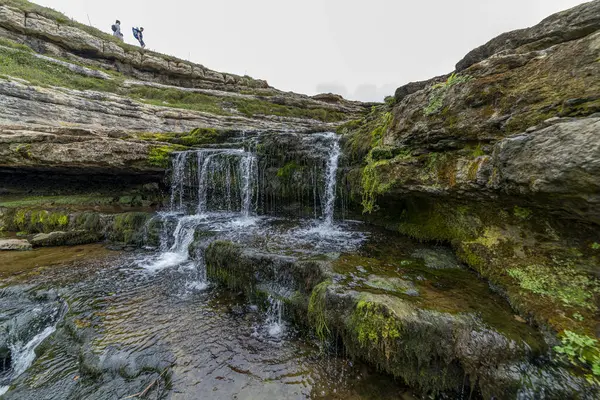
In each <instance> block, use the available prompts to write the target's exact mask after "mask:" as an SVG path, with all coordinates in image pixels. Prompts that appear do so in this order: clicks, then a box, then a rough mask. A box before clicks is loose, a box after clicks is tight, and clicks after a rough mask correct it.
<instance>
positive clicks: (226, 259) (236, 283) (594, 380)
mask: <svg viewBox="0 0 600 400" xmlns="http://www.w3.org/2000/svg"><path fill="white" fill-rule="evenodd" d="M599 16H600V0H596V1H593V2H590V3H586V4H582V5H580V6H578V7H575V8H573V9H571V10H567V11H565V12H562V13H559V14H556V15H554V16H551V17H549V18H547V19H546V20H544V21H542V22H541V23H540V24H539V25H537V26H535V27H532V28H528V29H524V30H519V31H515V32H510V33H507V34H504V35H501V36H499V37H498V38H496V39H493V40H492V41H490V42H489V43H487V44H485V45H483V46H482V47H480V48H478V49H476V50H474V51H473V52H471V53H469V54H468V55H467V56H466V57H465V58H464V59H463V60H461V61H460V62H459V63H458V64H457V66H456V71H455V72H454V73H452V74H448V75H445V76H442V77H437V78H433V79H431V80H429V81H424V82H415V83H410V84H408V85H405V86H403V87H401V88H399V89H398V90H397V91H396V94H395V97H394V99H393V100H391V101H390V102H389V103H388V104H385V105H376V106H375V107H373V108H371V106H372V105H365V104H360V103H357V102H349V101H346V100H344V99H342V98H340V97H339V96H335V95H319V96H314V97H308V96H303V95H297V94H293V93H283V92H281V91H278V90H276V89H274V88H271V87H270V86H268V84H267V83H266V82H264V81H260V80H255V79H252V78H249V77H239V76H234V75H230V74H223V73H218V72H215V71H211V70H208V69H207V68H205V67H203V66H201V65H196V64H192V63H189V62H186V61H183V60H177V59H174V58H172V57H168V56H164V55H161V54H157V53H153V52H148V51H143V50H140V49H137V48H134V47H131V46H127V45H124V44H122V43H120V42H118V41H115V40H114V39H113V38H112V37H111V36H108V35H106V34H102V33H101V32H99V31H97V30H94V29H92V28H89V27H86V26H83V25H80V24H77V23H75V22H73V21H70V20H68V19H67V18H65V17H64V16H62V15H60V14H58V13H56V12H53V11H52V10H49V9H45V8H41V7H38V6H35V5H33V4H31V3H28V2H26V1H22V0H0V67H1V69H0V144H1V146H0V178H1V179H2V182H3V186H2V188H0V189H1V190H2V192H1V193H0V194H2V196H3V198H2V199H1V200H0V230H8V231H14V232H20V233H21V235H20V236H26V235H29V236H28V237H29V239H30V241H31V242H32V243H34V245H36V246H42V245H64V244H73V243H83V242H89V241H96V240H103V239H108V240H110V241H113V242H119V243H122V244H123V245H124V246H135V245H141V244H142V243H148V242H153V241H155V240H156V235H157V227H156V226H155V224H153V220H152V219H151V213H152V212H153V211H155V210H156V208H157V207H158V206H159V205H160V204H161V202H163V200H164V199H163V197H162V196H163V194H164V187H163V186H164V185H163V177H164V172H165V170H166V169H167V168H168V165H169V157H170V155H171V153H172V152H173V151H175V150H182V149H189V148H193V147H196V146H219V145H221V144H222V143H224V142H227V141H230V140H231V139H232V137H234V136H240V135H238V134H239V133H242V132H243V133H244V135H242V136H243V137H244V138H245V137H246V134H247V135H249V136H253V135H254V136H256V135H258V134H261V138H262V139H261V142H260V143H259V144H258V145H257V146H256V149H255V154H256V155H257V157H258V158H259V159H260V160H259V161H258V165H259V167H260V171H261V172H260V173H261V177H260V178H259V182H260V185H261V189H262V192H263V193H266V195H265V196H266V198H265V199H260V201H259V202H258V203H259V206H260V207H261V211H263V212H266V213H267V212H289V209H291V208H294V212H297V210H302V209H303V208H310V211H311V212H312V211H314V210H316V209H317V207H318V205H317V203H318V201H317V197H318V196H317V194H316V189H315V186H316V182H317V180H318V179H319V178H317V177H316V176H317V175H316V174H313V175H311V171H314V170H315V169H317V168H323V166H322V165H321V164H322V159H321V158H319V160H315V159H314V157H313V158H311V153H314V150H315V148H314V147H311V146H313V145H314V143H313V142H310V143H309V146H308V148H307V146H306V143H304V144H302V143H301V142H302V140H301V138H300V137H299V136H298V135H297V134H298V133H310V132H315V131H325V130H333V129H337V131H338V132H339V133H341V134H342V135H343V141H344V155H343V163H344V167H345V170H344V171H343V173H341V174H340V176H339V177H338V178H339V179H338V182H339V183H340V184H339V185H338V187H340V190H339V192H340V193H339V194H341V195H343V196H338V199H343V200H342V201H343V203H344V205H346V203H348V204H350V206H351V209H352V207H353V211H354V212H355V213H356V215H357V216H359V218H362V219H365V220H367V221H370V222H373V223H375V224H379V225H382V226H384V227H386V228H388V229H390V230H394V231H397V232H399V233H402V234H405V235H409V236H411V237H413V238H416V239H419V240H422V241H428V242H435V243H440V242H442V243H445V244H449V245H451V246H452V248H453V250H454V253H455V255H456V256H457V257H458V259H459V260H460V261H462V262H464V263H465V264H466V265H468V266H469V267H471V268H472V269H474V270H475V271H477V272H478V273H479V274H480V275H481V277H482V278H484V279H486V282H489V284H490V286H491V287H492V288H493V289H494V290H495V291H497V292H498V293H499V294H500V295H501V296H503V297H504V298H506V299H507V300H508V301H509V303H510V305H511V306H512V309H510V310H507V309H506V308H502V307H500V308H496V307H497V304H496V303H494V304H491V303H485V304H472V303H476V301H472V303H471V302H469V301H467V300H465V299H464V298H462V297H461V296H459V298H458V299H452V301H448V304H450V303H451V304H452V306H451V307H450V306H449V307H447V308H446V309H444V310H437V309H435V310H432V309H428V308H427V307H426V306H423V305H422V304H419V305H415V303H413V302H411V297H412V294H413V293H414V291H422V292H423V296H422V297H421V298H419V301H425V302H427V299H428V296H430V297H431V298H435V299H436V300H439V299H446V297H445V296H449V293H448V292H447V291H448V290H447V288H446V287H445V286H444V285H445V284H446V281H445V280H444V279H438V278H439V276H433V275H434V274H433V273H432V272H431V270H427V269H423V270H424V271H425V272H424V274H426V275H427V274H430V275H431V276H429V275H428V279H425V281H426V282H424V281H423V280H421V279H419V277H418V276H413V277H410V279H409V278H406V279H404V278H402V279H400V278H390V276H388V275H386V274H385V273H382V271H383V272H385V270H386V268H387V267H388V266H389V265H385V266H381V268H379V269H374V270H371V269H366V268H364V267H363V266H362V265H360V266H358V267H360V268H358V267H357V266H356V265H351V266H352V268H353V269H352V270H346V269H345V268H346V267H348V265H345V264H344V263H345V262H346V260H345V259H344V257H343V256H342V257H341V258H336V257H332V258H331V259H328V260H327V261H325V262H324V261H323V260H319V261H318V262H317V261H316V260H310V261H308V262H306V261H298V260H297V259H292V258H289V257H288V258H285V257H284V258H282V257H273V256H272V255H267V254H262V253H256V252H252V251H249V250H247V251H242V250H241V249H239V248H237V247H236V246H233V245H231V244H228V243H215V244H213V245H212V246H211V247H210V248H209V249H208V250H207V263H208V266H209V271H208V272H209V275H210V276H211V278H212V279H214V280H219V281H222V282H223V283H225V284H227V285H228V286H230V287H231V288H233V289H236V290H239V289H242V290H244V291H247V292H248V293H247V294H248V295H254V294H256V292H257V290H256V288H257V287H258V285H260V284H265V283H269V282H272V281H276V280H277V279H278V278H279V277H278V276H277V275H276V274H273V271H275V270H278V271H279V270H281V271H282V275H286V277H289V278H290V282H292V283H293V284H294V285H296V289H297V293H296V294H297V296H296V297H295V298H293V299H288V300H290V304H291V306H292V307H293V308H294V310H295V312H296V313H298V315H299V318H298V319H299V320H301V322H302V323H305V324H307V325H310V326H311V327H312V328H313V329H314V332H315V333H316V334H317V336H324V333H325V331H324V330H330V329H331V331H335V333H332V332H331V331H330V332H328V334H331V335H336V334H337V335H339V336H340V337H341V338H342V340H343V342H344V345H345V347H346V350H348V351H349V352H350V353H351V354H352V355H353V356H355V357H359V358H363V359H365V360H367V361H369V362H371V363H373V364H376V365H378V366H379V367H380V368H381V369H383V370H385V371H387V372H388V373H390V374H392V375H394V376H397V377H400V378H402V379H404V380H405V381H407V382H409V383H410V384H411V385H413V386H415V387H419V388H421V389H423V390H424V391H432V392H439V391H446V390H448V391H450V392H451V393H455V392H457V391H460V390H461V387H462V386H461V384H462V382H463V380H464V379H465V375H468V376H469V377H470V378H472V382H471V384H472V387H473V388H476V389H477V390H478V391H480V392H481V394H482V395H483V396H484V397H490V398H491V397H500V398H513V397H515V396H521V397H523V398H537V397H540V396H541V395H542V394H543V395H545V396H546V397H549V398H570V397H577V396H580V397H582V398H586V397H585V396H587V397H588V398H593V396H594V395H595V394H597V390H598V382H599V380H600V379H599V378H598V377H599V376H600V372H599V371H600V347H599V346H598V339H597V338H598V336H600V325H599V323H598V320H599V319H598V312H599V307H600V304H599V299H600V280H599V276H600V269H599V267H598V266H599V265H600V227H599V225H600V140H599V139H598V135H599V134H600V80H599V79H598V77H599V76H600V63H599V62H598V61H599V58H598V57H599V56H600V17H599ZM368 110H370V112H368V114H367V111H368ZM348 121H350V122H348ZM282 132H285V133H286V134H281V133H282ZM237 145H239V143H237ZM313 155H314V154H313ZM192 189H197V188H192ZM192 191H194V190H192ZM292 206H293V207H292ZM297 213H298V214H301V215H302V211H300V212H297ZM305 214H306V213H305ZM34 234H37V236H33V235H34ZM197 242H198V241H197ZM14 243H15V242H11V243H9V244H6V246H12V245H13V244H14ZM198 245H199V244H198V243H195V244H194V246H198ZM192 250H193V248H192ZM385 257H388V255H386V256H385ZM385 257H384V256H381V257H380V258H385ZM414 258H418V257H412V258H411V260H409V261H411V262H416V261H415V260H414ZM387 261H389V264H390V265H393V264H394V263H395V262H396V261H398V260H387ZM404 261H407V260H404ZM374 262H375V261H374ZM419 262H420V261H419ZM417 263H418V262H417ZM347 264H352V263H351V262H350V261H348V262H347ZM455 264H458V262H456V263H455ZM273 265H276V266H277V268H274V267H273ZM400 266H402V264H400ZM355 267H356V268H355ZM420 267H421V265H420V264H419V268H420ZM231 272H235V273H234V274H232V273H231ZM462 272H465V271H463V270H460V269H456V270H454V269H451V270H449V272H446V273H448V274H452V275H453V277H454V278H456V277H460V276H461V274H462ZM349 277H352V279H354V280H355V281H356V282H359V283H360V284H356V282H354V281H351V279H350V278H349ZM234 278H235V279H234ZM472 278H473V276H472V275H465V277H463V282H464V283H465V285H467V284H470V283H471V282H469V280H472ZM240 279H242V280H243V281H241V283H240ZM458 281H460V279H458ZM415 282H416V283H415ZM453 282H456V281H453ZM472 284H473V285H475V286H477V285H479V286H477V288H478V289H480V286H481V282H479V281H477V282H475V283H472ZM419 285H422V286H419ZM428 285H429V286H428ZM484 286H485V285H484ZM374 291H375V293H373V292H374ZM449 291H450V292H452V290H449ZM461 293H462V296H463V297H464V296H465V295H464V293H465V292H461ZM466 293H470V292H469V291H467V292H466ZM467 296H468V295H467ZM470 300H473V299H470ZM499 302H500V300H499ZM455 303H458V304H460V305H461V307H454V305H455ZM444 305H446V303H444ZM463 306H464V307H463ZM473 310H475V311H473ZM490 310H493V312H492V313H491V314H494V315H493V316H496V317H497V316H500V318H498V319H494V318H492V317H493V316H492V315H490V314H489V313H490ZM496 311H497V313H496ZM513 313H517V314H519V315H520V316H517V319H515V318H514V315H513ZM507 320H510V322H507ZM515 320H517V321H518V322H519V323H522V324H523V325H522V326H521V328H522V329H518V331H519V332H517V334H516V335H513V334H514V332H506V331H505V330H504V329H503V328H504V327H506V326H510V327H513V326H514V324H515ZM524 321H526V322H527V324H525V322H524ZM439 338H443V340H440V339H439ZM554 346H559V347H556V351H553V348H554ZM475 353H476V354H475ZM573 354H575V355H573ZM488 356H489V357H488ZM537 362H541V363H543V364H544V365H546V364H547V365H549V366H550V368H541V367H540V368H538V366H537V365H536V363H537ZM440 377H441V378H443V379H438V378H440ZM446 378H447V379H446ZM524 382H526V383H527V384H525V383H524Z"/></svg>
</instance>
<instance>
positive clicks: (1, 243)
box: [0, 239, 32, 251]
mask: <svg viewBox="0 0 600 400" xmlns="http://www.w3.org/2000/svg"><path fill="white" fill-rule="evenodd" d="M31 249H32V246H31V243H29V242H28V241H27V240H25V239H0V251H3V250H5V251H9V250H12V251H26V250H31Z"/></svg>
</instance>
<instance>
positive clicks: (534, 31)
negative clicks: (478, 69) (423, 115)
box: [456, 1, 600, 71]
mask: <svg viewBox="0 0 600 400" xmlns="http://www.w3.org/2000/svg"><path fill="white" fill-rule="evenodd" d="M598 24H600V3H598V2H597V1H592V2H590V3H586V4H582V5H579V6H577V7H574V8H572V9H570V10H566V11H563V12H560V13H558V14H554V15H551V16H550V17H548V18H546V19H544V20H543V21H542V22H540V23H539V24H538V25H536V26H534V27H531V28H527V29H520V30H516V31H512V32H507V33H504V34H502V35H500V36H498V37H496V38H494V39H492V40H491V41H489V42H488V43H486V44H484V45H483V46H481V47H478V48H477V49H475V50H473V51H471V52H469V54H467V55H466V56H465V57H464V58H463V59H462V60H461V61H459V62H458V64H456V70H457V71H462V70H464V69H466V68H468V67H470V66H471V65H473V64H476V63H478V62H480V61H483V60H485V59H486V58H488V57H491V56H492V55H494V54H498V53H502V52H509V51H511V50H515V49H518V48H521V49H522V50H521V51H528V50H536V49H545V48H548V47H550V46H552V45H554V44H558V43H564V42H567V41H569V40H575V39H579V38H581V37H583V36H586V35H588V34H590V33H592V32H595V31H596V30H597V29H598Z"/></svg>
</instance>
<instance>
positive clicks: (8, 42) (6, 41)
mask: <svg viewBox="0 0 600 400" xmlns="http://www.w3.org/2000/svg"><path fill="white" fill-rule="evenodd" d="M0 46H5V47H10V48H12V49H17V50H22V51H27V52H33V50H32V49H31V48H30V47H28V46H26V45H24V44H21V43H17V42H14V41H12V40H10V39H6V38H3V37H0Z"/></svg>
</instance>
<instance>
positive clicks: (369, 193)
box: [361, 112, 392, 213]
mask: <svg viewBox="0 0 600 400" xmlns="http://www.w3.org/2000/svg"><path fill="white" fill-rule="evenodd" d="M391 123H392V114H391V113H390V112H386V113H383V114H381V115H380V116H378V118H377V123H375V124H374V128H373V130H372V131H371V132H370V133H369V136H370V143H371V150H370V151H369V154H367V157H366V159H365V161H366V165H365V167H364V168H363V170H362V178H361V192H362V206H363V213H372V212H373V211H375V210H376V204H375V201H376V199H377V196H379V195H381V194H384V193H385V192H387V191H388V190H389V189H390V188H391V187H392V182H389V181H388V182H385V181H384V180H383V179H382V177H381V175H380V173H379V171H378V167H380V166H381V165H384V163H386V160H380V157H379V156H381V151H380V148H379V147H378V146H379V144H380V142H381V139H382V138H383V136H384V135H385V133H386V132H387V130H388V128H389V126H390V124H391ZM390 156H391V154H390Z"/></svg>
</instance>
